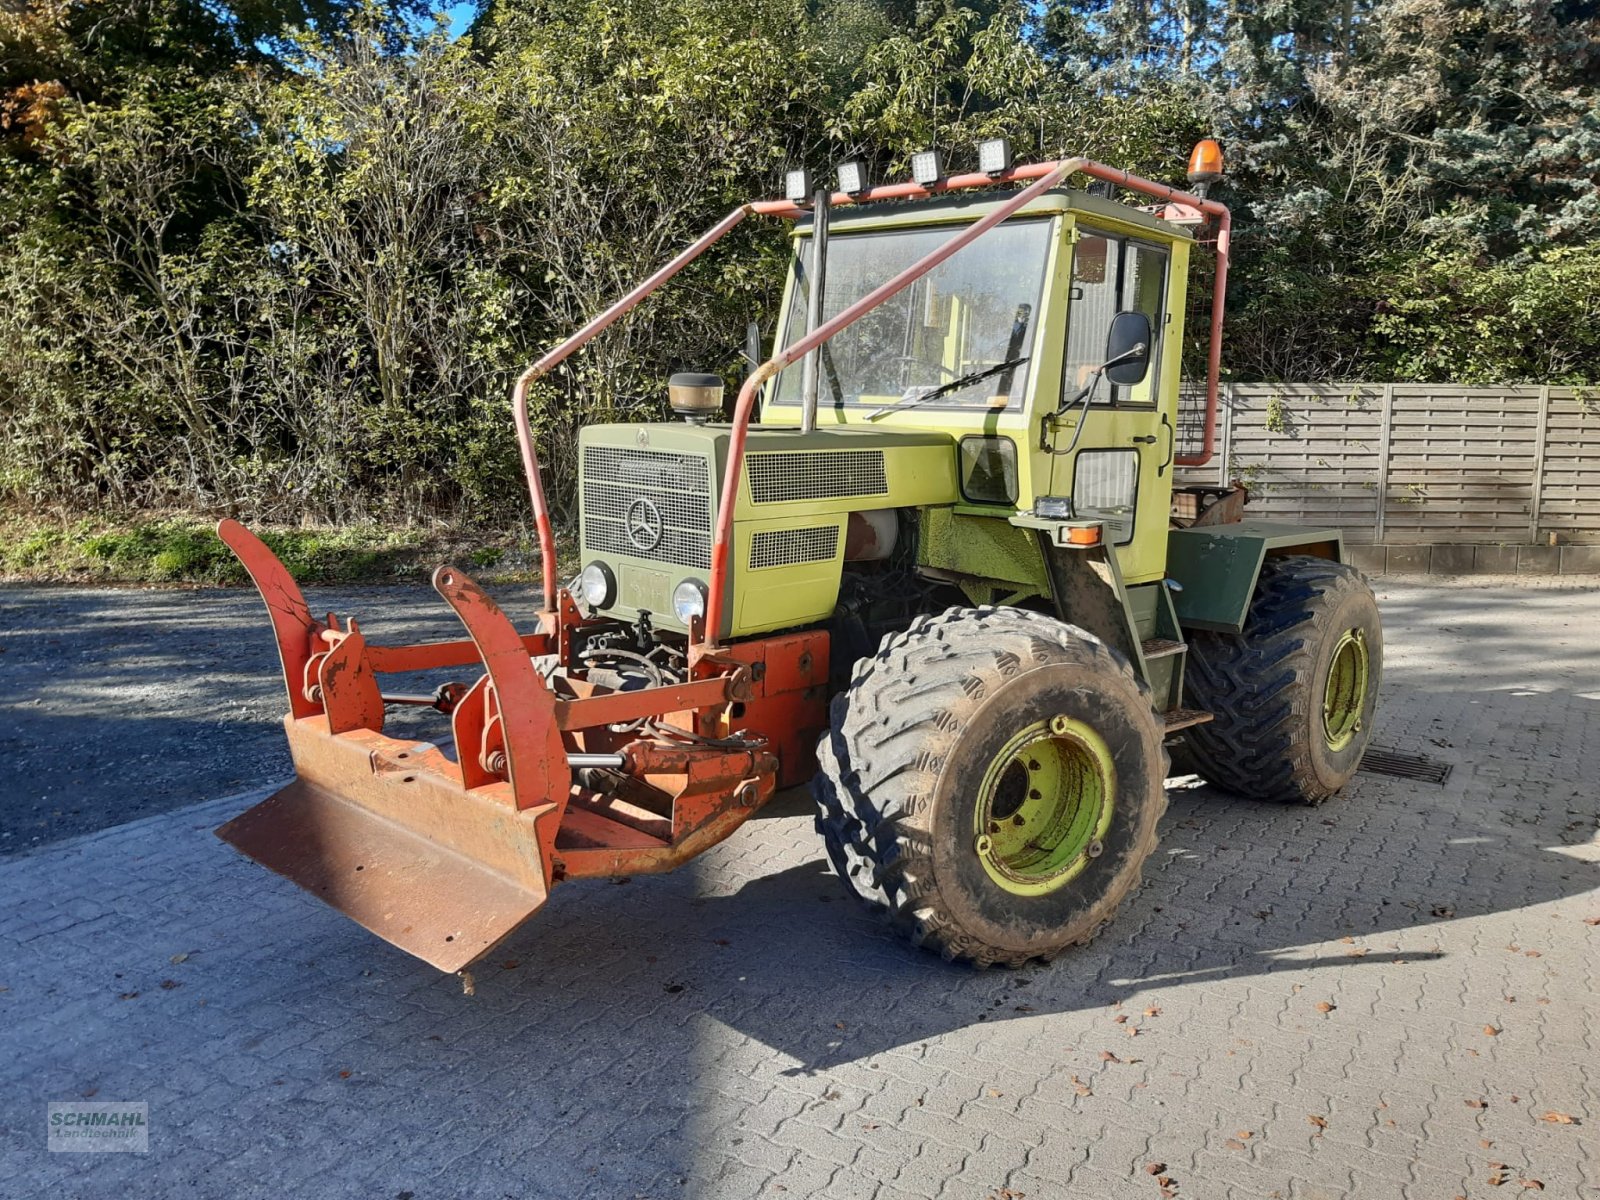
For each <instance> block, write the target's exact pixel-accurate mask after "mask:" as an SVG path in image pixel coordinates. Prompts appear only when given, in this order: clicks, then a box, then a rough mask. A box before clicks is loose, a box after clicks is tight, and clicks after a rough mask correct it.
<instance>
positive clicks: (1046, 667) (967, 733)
mask: <svg viewBox="0 0 1600 1200" xmlns="http://www.w3.org/2000/svg"><path fill="white" fill-rule="evenodd" d="M1163 734H1164V730H1163V727H1162V725H1161V723H1160V720H1159V718H1157V716H1156V715H1155V713H1154V711H1153V710H1152V708H1151V704H1150V694H1149V692H1148V690H1147V689H1146V688H1145V686H1144V685H1143V684H1142V683H1141V682H1140V681H1139V680H1138V679H1137V678H1136V677H1135V675H1134V673H1133V671H1132V669H1131V668H1130V667H1129V665H1128V663H1127V661H1126V660H1125V659H1123V658H1122V656H1121V655H1119V654H1117V653H1116V652H1115V651H1114V650H1112V649H1111V648H1110V647H1108V646H1107V645H1106V644H1105V643H1103V642H1101V641H1100V640H1099V639H1098V638H1096V637H1094V636H1093V635H1092V634H1089V633H1087V632H1085V631H1084V630H1082V629H1078V628H1076V627H1074V626H1071V625H1066V624H1063V623H1062V622H1060V621H1057V620H1055V619H1054V618H1052V617H1048V616H1045V615H1044V614H1042V613H1035V612H1029V611H1026V610H1023V609H1015V608H978V609H972V608H952V609H950V610H948V611H946V612H944V613H942V614H940V615H938V616H924V617H919V618H918V619H917V620H916V622H915V623H914V624H913V625H912V626H911V627H910V628H909V629H908V630H906V631H905V632H904V633H899V634H894V635H891V636H889V637H887V638H885V639H884V641H883V644H882V645H881V646H880V647H879V650H878V653H877V654H876V655H874V656H873V657H871V658H864V659H862V660H861V661H860V662H859V663H857V664H856V669H855V674H854V678H853V679H852V680H851V684H850V687H849V689H848V690H847V691H846V692H844V693H843V694H841V695H840V696H838V697H837V698H836V699H835V700H834V702H833V710H832V729H831V731H830V732H829V733H828V734H827V735H826V736H824V737H823V739H822V742H821V744H820V746H819V748H818V753H817V758H818V764H819V768H818V772H817V775H816V777H815V779H814V781H813V784H812V794H813V795H814V796H815V798H816V801H817V809H818V813H817V829H818V831H819V832H820V833H821V834H822V837H823V841H824V843H825V844H826V846H827V851H828V857H829V858H830V859H831V860H832V862H833V865H834V867H835V869H836V870H837V871H838V872H839V875H840V877H841V878H842V879H843V880H844V882H845V884H846V886H847V887H849V889H850V890H851V891H852V892H854V893H855V894H856V895H858V896H860V897H861V898H863V899H864V900H867V901H869V902H872V903H875V904H878V905H881V906H882V907H883V908H884V909H885V910H886V911H887V912H888V915H889V919H890V921H891V922H892V923H893V924H894V925H895V926H896V927H898V928H899V929H900V930H901V931H902V932H904V933H905V934H906V935H907V936H909V937H910V938H911V940H912V941H913V942H915V943H916V944H918V945H921V946H924V947H927V948H929V949H932V950H935V951H938V952H939V953H940V954H942V955H943V956H944V957H945V958H946V959H952V960H963V961H967V962H970V963H973V964H975V965H978V966H988V965H990V964H1005V965H1010V966H1020V965H1021V964H1022V963H1025V962H1027V961H1028V960H1029V959H1032V958H1043V959H1049V958H1051V957H1054V956H1055V955H1056V954H1058V953H1059V952H1060V951H1061V950H1063V949H1065V948H1066V947H1067V946H1071V945H1075V944H1082V943H1084V942H1087V941H1088V940H1089V939H1090V938H1092V937H1093V936H1094V935H1095V933H1096V932H1097V931H1098V930H1099V929H1100V927H1101V926H1103V925H1104V924H1105V923H1106V922H1107V921H1108V920H1110V919H1111V916H1112V914H1113V913H1114V912H1115V911H1116V908H1117V905H1118V904H1120V903H1121V902H1122V900H1123V898H1124V897H1125V896H1127V895H1128V893H1129V892H1130V891H1131V890H1132V889H1133V888H1134V887H1135V886H1136V885H1137V883H1138V882H1139V872H1140V868H1141V867H1142V866H1143V864H1144V861H1145V859H1146V858H1148V857H1149V855H1150V853H1151V851H1153V850H1154V849H1155V845H1156V824H1157V822H1158V821H1159V820H1160V818H1161V814H1162V812H1163V811H1164V810H1165V809H1166V803H1167V801H1166V792H1165V790H1164V789H1163V780H1164V779H1165V777H1166V766H1167V756H1166V750H1165V749H1164V747H1163V745H1162V741H1163Z"/></svg>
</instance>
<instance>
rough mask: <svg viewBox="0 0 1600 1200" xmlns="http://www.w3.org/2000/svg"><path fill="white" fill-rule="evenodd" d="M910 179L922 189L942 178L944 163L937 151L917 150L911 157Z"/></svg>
mask: <svg viewBox="0 0 1600 1200" xmlns="http://www.w3.org/2000/svg"><path fill="white" fill-rule="evenodd" d="M911 178H913V179H915V180H916V181H917V182H918V183H920V184H921V185H922V186H923V187H928V186H930V185H932V184H935V183H938V182H939V180H941V179H943V178H944V161H943V160H942V159H941V158H940V157H939V152H938V151H937V150H918V151H917V152H916V153H915V154H913V155H912V156H911Z"/></svg>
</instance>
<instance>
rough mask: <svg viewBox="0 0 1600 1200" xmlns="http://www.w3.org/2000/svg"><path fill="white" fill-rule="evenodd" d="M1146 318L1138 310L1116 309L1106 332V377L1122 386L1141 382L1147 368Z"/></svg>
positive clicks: (1148, 320)
mask: <svg viewBox="0 0 1600 1200" xmlns="http://www.w3.org/2000/svg"><path fill="white" fill-rule="evenodd" d="M1150 346H1151V333H1150V318H1149V317H1147V316H1145V315H1144V313H1142V312H1119V313H1118V314H1117V315H1116V316H1114V317H1112V318H1111V331H1110V332H1109V333H1108V334H1107V335H1106V358H1105V363H1106V366H1105V372H1106V378H1107V379H1109V380H1110V381H1111V382H1112V383H1115V384H1119V385H1120V386H1122V387H1132V386H1133V385H1134V384H1137V383H1143V382H1144V377H1145V375H1146V374H1147V373H1148V372H1149V370H1150Z"/></svg>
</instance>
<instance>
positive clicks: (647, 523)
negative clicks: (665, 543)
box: [628, 496, 662, 551]
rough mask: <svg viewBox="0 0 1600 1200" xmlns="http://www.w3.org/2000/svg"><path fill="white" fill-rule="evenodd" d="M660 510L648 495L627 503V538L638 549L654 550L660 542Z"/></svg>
mask: <svg viewBox="0 0 1600 1200" xmlns="http://www.w3.org/2000/svg"><path fill="white" fill-rule="evenodd" d="M661 534H662V524H661V510H660V509H659V508H657V507H656V504H655V501H654V500H651V499H650V498H649V497H648V496H640V497H639V498H638V499H637V500H635V501H634V502H633V503H632V504H630V505H628V540H629V541H630V542H632V543H633V544H634V545H635V546H637V547H638V548H639V549H640V550H644V551H649V550H654V549H655V548H656V547H657V546H658V545H660V544H661Z"/></svg>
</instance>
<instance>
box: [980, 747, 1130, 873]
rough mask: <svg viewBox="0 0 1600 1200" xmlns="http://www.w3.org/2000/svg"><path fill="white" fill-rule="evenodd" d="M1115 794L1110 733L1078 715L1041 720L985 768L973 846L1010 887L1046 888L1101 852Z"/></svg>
mask: <svg viewBox="0 0 1600 1200" xmlns="http://www.w3.org/2000/svg"><path fill="white" fill-rule="evenodd" d="M1115 798H1116V768H1115V765H1114V764H1113V762H1112V759H1111V749H1110V747H1109V746H1107V745H1106V742H1105V739H1104V738H1102V737H1101V736H1100V735H1099V734H1098V733H1096V732H1095V731H1094V729H1092V728H1091V727H1090V726H1089V725H1087V724H1086V723H1084V722H1082V721H1078V720H1074V719H1073V718H1071V717H1054V718H1052V719H1051V720H1048V721H1039V722H1036V723H1035V724H1033V725H1030V726H1029V727H1028V728H1026V729H1024V730H1022V731H1021V732H1019V733H1018V734H1016V735H1015V736H1014V737H1012V738H1011V740H1010V741H1008V742H1007V743H1006V744H1005V746H1004V747H1003V748H1002V749H1001V751H1000V753H999V754H997V755H996V756H995V757H994V759H993V761H992V762H991V763H990V764H989V768H988V770H987V771H985V772H984V777H983V782H982V783H981V785H980V786H979V791H978V801H977V805H976V808H975V810H974V827H975V828H974V833H975V835H976V836H975V839H974V842H973V848H974V850H975V851H976V852H977V855H978V859H979V861H980V862H982V863H983V869H984V870H985V871H986V872H987V873H988V875H989V877H990V878H991V879H993V880H994V881H995V882H996V883H998V884H999V885H1000V886H1001V887H1003V888H1005V889H1006V890H1007V891H1009V892H1013V893H1015V894H1017V895H1021V896H1038V895H1044V894H1045V893H1047V892H1051V891H1054V890H1055V889H1056V888H1059V887H1061V886H1062V885H1064V884H1066V883H1067V882H1068V881H1069V880H1071V879H1072V878H1073V877H1074V876H1076V875H1077V874H1078V873H1079V872H1081V871H1082V870H1083V869H1084V867H1086V866H1087V865H1088V864H1089V861H1090V860H1091V859H1093V858H1096V857H1098V856H1099V854H1100V851H1101V846H1102V839H1103V838H1104V837H1105V835H1106V831H1107V830H1108V829H1109V828H1110V827H1111V815H1112V811H1113V808H1114V802H1115Z"/></svg>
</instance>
